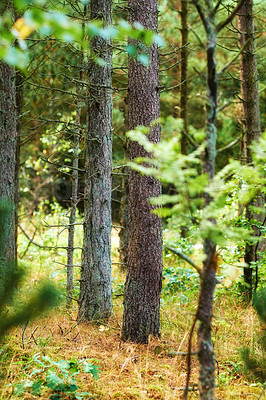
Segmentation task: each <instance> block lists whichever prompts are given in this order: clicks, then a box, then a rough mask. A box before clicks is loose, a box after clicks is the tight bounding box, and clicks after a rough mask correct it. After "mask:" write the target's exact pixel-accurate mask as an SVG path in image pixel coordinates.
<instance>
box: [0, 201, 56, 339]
mask: <svg viewBox="0 0 266 400" xmlns="http://www.w3.org/2000/svg"><path fill="white" fill-rule="evenodd" d="M12 208H13V206H12V205H11V204H10V203H9V202H8V201H5V200H1V201H0V339H1V338H2V337H3V336H4V335H5V334H6V333H7V332H8V330H9V329H11V328H13V327H14V326H17V325H19V324H22V323H24V322H26V321H28V320H29V319H30V318H34V317H37V316H39V315H40V314H41V313H42V312H43V311H45V310H47V309H48V308H49V307H52V306H54V305H55V304H56V303H57V300H58V294H57V292H56V290H55V288H54V286H53V285H51V284H50V283H49V282H47V283H43V284H41V285H40V286H39V287H38V288H36V289H35V291H33V292H32V293H31V294H30V296H29V298H28V299H27V300H26V301H25V302H24V303H22V302H21V300H20V299H19V289H20V287H21V286H22V278H23V273H22V271H21V270H19V269H18V268H17V266H16V265H15V262H10V263H7V262H6V256H5V246H4V243H5V237H6V234H7V232H8V229H9V226H8V221H9V219H8V215H9V214H10V213H11V212H12Z"/></svg>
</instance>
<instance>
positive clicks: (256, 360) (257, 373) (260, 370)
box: [241, 288, 266, 382]
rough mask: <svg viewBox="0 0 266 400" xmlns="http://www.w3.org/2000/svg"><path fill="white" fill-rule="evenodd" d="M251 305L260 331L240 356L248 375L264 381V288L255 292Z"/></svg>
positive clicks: (265, 341)
mask: <svg viewBox="0 0 266 400" xmlns="http://www.w3.org/2000/svg"><path fill="white" fill-rule="evenodd" d="M253 306H254V308H255V310H256V311H257V314H258V316H259V318H260V320H261V323H262V332H261V334H260V335H257V336H256V337H255V338H254V345H253V348H252V349H250V348H248V347H244V348H243V349H242V350H241V356H242V359H243V360H244V363H245V371H246V373H247V374H248V375H251V376H253V377H255V378H257V379H258V380H259V381H261V382H265V381H266V288H264V289H262V290H261V291H259V292H257V293H255V295H254V300H253Z"/></svg>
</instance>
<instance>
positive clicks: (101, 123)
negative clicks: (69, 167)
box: [79, 0, 112, 320]
mask: <svg viewBox="0 0 266 400" xmlns="http://www.w3.org/2000/svg"><path fill="white" fill-rule="evenodd" d="M88 12H89V19H90V20H92V21H93V20H94V19H98V20H101V21H102V22H103V24H104V25H109V24H111V0H101V1H98V0H91V1H90V3H89V5H88ZM90 48H91V51H92V52H93V54H94V56H95V57H97V58H98V61H97V60H96V59H93V58H91V59H90V60H89V61H88V67H87V71H88V126H87V132H86V166H85V168H86V177H85V194H84V195H85V216H84V241H83V251H82V267H81V278H80V296H79V318H80V319H85V320H92V319H93V320H107V319H108V318H109V317H110V315H111V314H112V287H111V282H112V281H111V172H112V120H111V118H112V77H111V74H112V49H111V43H110V40H109V39H104V38H101V37H99V36H97V37H94V38H93V39H92V40H91V43H90ZM99 59H102V60H103V63H102V65H100V63H99Z"/></svg>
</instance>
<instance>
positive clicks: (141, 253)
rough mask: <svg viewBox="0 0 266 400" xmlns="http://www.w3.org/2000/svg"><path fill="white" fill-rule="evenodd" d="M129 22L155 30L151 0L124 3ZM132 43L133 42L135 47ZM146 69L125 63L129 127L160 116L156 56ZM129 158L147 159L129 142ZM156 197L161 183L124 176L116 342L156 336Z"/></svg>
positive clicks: (154, 53) (154, 52)
mask: <svg viewBox="0 0 266 400" xmlns="http://www.w3.org/2000/svg"><path fill="white" fill-rule="evenodd" d="M129 10H130V11H129V22H130V23H134V22H139V23H141V24H142V25H143V26H144V27H145V28H147V29H151V30H153V31H155V32H156V31H157V23H158V22H157V18H158V9H157V1H156V0H146V1H145V2H143V1H141V0H130V1H129ZM135 44H136V43H135ZM149 56H150V65H149V67H145V66H143V65H142V64H140V63H139V62H137V61H136V60H133V59H130V60H129V67H128V72H129V77H128V78H129V83H128V108H129V113H128V114H129V128H130V129H134V128H135V127H136V126H138V125H144V126H150V123H151V122H152V121H153V120H155V119H157V118H158V117H159V116H160V105H159V54H158V48H157V46H154V45H153V46H152V47H151V48H150V49H149ZM160 133H161V130H160V126H159V125H158V124H157V125H156V126H154V127H153V128H151V131H150V134H149V136H148V137H149V140H151V141H153V142H159V141H160ZM129 148H130V158H131V159H132V160H133V159H134V158H135V157H143V156H148V154H147V153H146V152H145V151H144V149H143V148H142V147H141V146H140V145H139V144H138V143H136V142H130V144H129ZM160 194H161V184H160V182H158V181H157V180H156V179H154V178H152V177H149V176H141V175H140V174H139V173H137V172H136V171H131V172H130V177H129V215H130V235H129V252H128V270H127V278H126V284H125V294H124V317H123V327H122V340H131V341H134V342H138V343H147V341H148V337H149V335H155V336H159V335H160V292H161V285H162V222H161V219H160V218H159V217H158V216H156V215H154V214H152V213H151V210H152V208H153V207H152V206H151V205H150V203H149V199H150V198H151V197H156V196H158V195H160Z"/></svg>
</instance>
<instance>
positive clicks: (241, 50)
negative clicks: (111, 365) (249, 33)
mask: <svg viewBox="0 0 266 400" xmlns="http://www.w3.org/2000/svg"><path fill="white" fill-rule="evenodd" d="M249 42H250V39H248V40H247V41H246V42H245V43H244V44H243V46H242V47H241V49H240V50H239V52H238V53H237V54H236V55H235V57H234V58H232V60H231V61H229V62H228V63H227V64H226V65H225V66H224V67H223V68H222V69H221V71H220V72H218V74H217V75H218V78H220V76H221V75H222V74H223V73H224V72H225V71H226V70H227V69H228V68H229V67H230V66H231V65H232V64H233V63H234V62H235V61H236V60H237V59H238V57H239V56H240V54H241V53H242V52H243V51H244V50H245V48H246V47H247V45H248V43H249Z"/></svg>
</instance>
